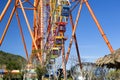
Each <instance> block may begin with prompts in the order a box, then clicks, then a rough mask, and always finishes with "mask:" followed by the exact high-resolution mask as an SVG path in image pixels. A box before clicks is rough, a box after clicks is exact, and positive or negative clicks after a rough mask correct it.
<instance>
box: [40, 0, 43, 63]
mask: <svg viewBox="0 0 120 80" xmlns="http://www.w3.org/2000/svg"><path fill="white" fill-rule="evenodd" d="M43 10H44V8H43V0H40V12H41V14H40V28H41V29H40V30H41V31H40V32H41V33H40V34H41V40H40V43H41V45H40V48H41V52H40V54H41V58H42V61H43V60H44V59H43V58H44V57H43V55H44V54H43V48H44V47H43V43H44V41H43V38H44V35H43V33H44V11H43Z"/></svg>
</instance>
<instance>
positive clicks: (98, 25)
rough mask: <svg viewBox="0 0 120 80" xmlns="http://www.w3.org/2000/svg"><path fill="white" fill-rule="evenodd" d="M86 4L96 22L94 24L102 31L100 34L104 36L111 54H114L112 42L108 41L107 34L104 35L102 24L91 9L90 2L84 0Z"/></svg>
mask: <svg viewBox="0 0 120 80" xmlns="http://www.w3.org/2000/svg"><path fill="white" fill-rule="evenodd" d="M84 2H85V4H86V6H87V8H88V10H89V12H90V14H91V16H92V18H93V20H94V22H95V23H96V25H97V27H98V30H99V31H100V33H101V35H102V37H103V39H104V41H105V42H106V44H107V46H108V48H109V50H110V52H111V53H113V52H114V50H113V48H112V46H111V44H110V42H109V41H108V39H107V36H106V35H105V33H104V31H103V29H102V27H101V25H100V23H99V22H98V20H97V18H96V16H95V14H94V12H93V10H92V9H91V7H90V5H89V3H88V1H87V0H84Z"/></svg>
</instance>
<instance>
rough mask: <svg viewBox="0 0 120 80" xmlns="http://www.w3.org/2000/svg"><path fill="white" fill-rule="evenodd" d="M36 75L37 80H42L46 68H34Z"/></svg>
mask: <svg viewBox="0 0 120 80" xmlns="http://www.w3.org/2000/svg"><path fill="white" fill-rule="evenodd" d="M36 73H37V76H38V79H39V80H42V76H43V75H44V74H45V73H47V70H46V67H45V66H40V65H39V66H37V67H36Z"/></svg>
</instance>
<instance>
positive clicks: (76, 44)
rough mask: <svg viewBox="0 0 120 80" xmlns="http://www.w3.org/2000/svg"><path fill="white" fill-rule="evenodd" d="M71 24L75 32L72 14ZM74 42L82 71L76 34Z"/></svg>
mask: <svg viewBox="0 0 120 80" xmlns="http://www.w3.org/2000/svg"><path fill="white" fill-rule="evenodd" d="M70 23H71V25H72V30H73V29H74V23H73V19H72V14H71V13H70ZM74 42H75V46H76V51H77V56H78V61H79V65H80V69H82V62H81V58H80V52H79V48H78V43H77V38H76V34H75V35H74Z"/></svg>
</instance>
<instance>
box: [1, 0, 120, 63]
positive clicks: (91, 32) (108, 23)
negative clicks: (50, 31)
mask: <svg viewBox="0 0 120 80" xmlns="http://www.w3.org/2000/svg"><path fill="white" fill-rule="evenodd" d="M6 1H7V0H4V1H3V0H2V1H0V3H2V4H0V7H1V8H0V13H1V12H2V9H3V7H4V5H5V4H6ZM88 1H89V4H90V6H91V8H92V9H93V11H94V13H95V15H96V17H97V19H98V20H99V23H100V24H101V26H102V28H103V30H104V32H105V34H106V36H107V38H108V40H109V41H110V43H111V45H112V47H113V49H114V50H116V49H118V48H120V36H119V34H120V0H88ZM13 4H14V3H12V4H11V5H10V7H9V10H8V11H7V13H6V14H5V16H4V19H3V20H2V21H1V22H0V37H1V35H2V33H3V30H4V28H5V25H6V23H7V19H8V18H9V15H10V12H11V10H12V7H13ZM78 7H79V6H78ZM78 7H77V8H76V9H75V10H74V11H73V19H74V20H75V16H76V14H77V10H78ZM18 12H19V15H20V17H21V23H22V28H23V31H24V36H25V40H26V44H27V49H28V52H29V54H30V53H31V43H32V41H31V38H30V34H29V32H28V29H27V26H26V23H25V20H24V18H23V14H22V12H21V10H20V9H18ZM26 13H27V16H28V19H29V22H30V25H31V27H32V26H33V13H32V11H27V12H26ZM66 27H67V31H66V33H65V35H66V36H67V37H68V40H67V41H66V42H65V44H66V48H65V50H66V51H67V48H68V44H69V39H70V38H71V26H70V24H69V22H68V24H67V26H66ZM19 33H20V32H19V29H18V25H17V21H16V16H15V15H14V16H13V20H12V22H11V24H10V27H9V29H8V32H7V34H6V36H5V39H4V41H3V43H2V45H1V46H0V50H3V51H5V52H10V53H14V54H17V55H21V56H23V57H25V52H24V48H23V44H22V40H21V36H20V34H19ZM76 36H77V41H78V45H79V50H80V55H81V57H82V58H83V59H84V60H85V61H94V60H95V59H97V58H98V57H102V56H104V55H107V54H109V53H110V51H109V49H108V47H107V45H106V44H105V42H104V40H103V38H102V36H101V35H100V32H99V31H98V29H97V26H96V25H95V23H94V21H93V19H92V17H91V15H90V13H89V11H88V9H87V7H86V5H85V4H83V8H82V12H81V16H80V19H79V24H78V27H77V30H76ZM73 55H74V56H76V50H75V46H74V43H73V46H72V49H71V55H70V56H73Z"/></svg>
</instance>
